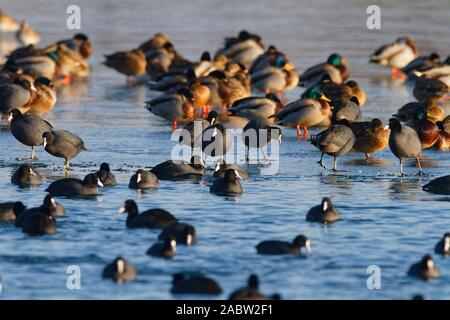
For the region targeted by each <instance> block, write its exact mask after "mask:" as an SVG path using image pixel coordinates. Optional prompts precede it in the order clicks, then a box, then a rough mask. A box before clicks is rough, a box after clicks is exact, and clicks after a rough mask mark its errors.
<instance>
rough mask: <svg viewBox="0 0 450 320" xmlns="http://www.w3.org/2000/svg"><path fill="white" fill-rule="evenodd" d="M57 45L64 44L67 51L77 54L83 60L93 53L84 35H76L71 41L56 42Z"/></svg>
mask: <svg viewBox="0 0 450 320" xmlns="http://www.w3.org/2000/svg"><path fill="white" fill-rule="evenodd" d="M57 44H64V45H66V46H67V47H68V48H69V49H71V50H73V51H75V52H78V53H79V54H80V55H81V56H82V57H83V58H84V59H88V58H89V57H90V56H91V55H92V52H93V48H92V44H91V42H90V41H89V38H88V36H87V35H85V34H84V33H77V34H76V35H74V36H73V37H72V38H71V39H65V40H61V41H58V42H57Z"/></svg>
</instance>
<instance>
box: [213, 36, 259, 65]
mask: <svg viewBox="0 0 450 320" xmlns="http://www.w3.org/2000/svg"><path fill="white" fill-rule="evenodd" d="M263 53H264V45H263V44H262V42H261V37H260V36H258V35H256V34H251V33H249V32H248V31H246V30H242V31H241V32H239V35H238V36H237V37H236V38H235V37H231V38H225V46H224V48H222V49H220V50H219V51H218V52H217V54H223V55H225V56H226V57H227V58H228V59H230V60H233V61H236V62H239V63H242V64H243V65H246V66H250V65H251V64H252V63H253V61H254V60H255V59H256V58H257V57H258V56H259V55H261V54H263Z"/></svg>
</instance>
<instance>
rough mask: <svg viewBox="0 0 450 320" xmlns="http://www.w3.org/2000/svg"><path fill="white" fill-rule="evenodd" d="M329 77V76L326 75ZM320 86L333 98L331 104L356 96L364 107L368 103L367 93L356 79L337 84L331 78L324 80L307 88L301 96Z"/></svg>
mask: <svg viewBox="0 0 450 320" xmlns="http://www.w3.org/2000/svg"><path fill="white" fill-rule="evenodd" d="M326 77H328V76H326ZM315 87H318V88H319V89H320V91H322V92H323V94H324V95H325V96H326V97H327V98H329V99H330V100H331V102H330V104H331V105H334V104H336V103H343V102H345V101H349V100H350V99H352V98H354V99H357V101H358V102H357V103H358V105H359V106H360V107H362V106H363V105H364V104H365V103H366V100H367V98H366V94H365V93H364V92H363V91H362V90H361V89H360V88H359V86H358V84H357V83H356V82H355V81H352V80H350V81H348V82H346V83H342V84H336V83H333V82H331V81H330V80H329V79H327V80H324V81H322V82H321V83H319V84H318V85H317V86H313V87H310V88H308V89H307V90H305V91H304V92H303V93H302V95H301V97H302V98H306V97H308V95H309V94H310V92H311V90H312V89H313V88H315Z"/></svg>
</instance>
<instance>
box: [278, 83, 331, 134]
mask: <svg viewBox="0 0 450 320" xmlns="http://www.w3.org/2000/svg"><path fill="white" fill-rule="evenodd" d="M329 101H330V99H328V98H327V97H326V96H325V95H324V94H323V93H322V92H321V91H320V89H319V88H317V87H316V88H313V89H312V90H311V91H310V93H309V96H308V98H302V99H299V100H295V101H293V102H291V103H289V104H287V105H286V106H285V107H284V108H283V109H281V110H280V111H279V112H277V113H275V114H274V115H272V116H270V117H271V118H276V119H277V124H280V125H284V126H291V127H297V135H298V136H302V133H301V129H300V128H303V129H304V131H305V132H304V134H303V135H304V136H308V135H309V134H308V127H313V126H315V125H317V124H319V123H321V122H322V121H324V119H326V118H330V116H331V108H330V105H329V104H328V102H329Z"/></svg>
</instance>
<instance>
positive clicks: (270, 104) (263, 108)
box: [228, 93, 283, 120]
mask: <svg viewBox="0 0 450 320" xmlns="http://www.w3.org/2000/svg"><path fill="white" fill-rule="evenodd" d="M282 108H283V105H282V104H281V101H280V99H278V97H277V96H276V95H275V94H274V93H269V94H267V95H266V96H265V97H248V98H243V99H239V100H236V101H235V102H234V103H233V105H232V106H231V108H228V112H230V113H231V115H235V116H239V117H245V118H247V119H248V120H254V119H264V120H267V119H268V118H269V116H271V115H273V114H275V113H276V112H278V111H279V110H280V109H282Z"/></svg>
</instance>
